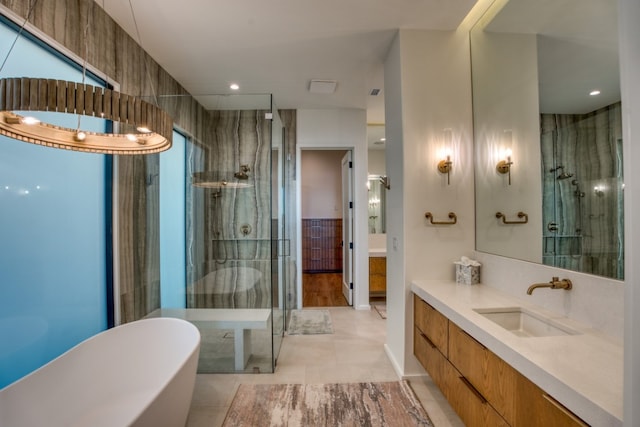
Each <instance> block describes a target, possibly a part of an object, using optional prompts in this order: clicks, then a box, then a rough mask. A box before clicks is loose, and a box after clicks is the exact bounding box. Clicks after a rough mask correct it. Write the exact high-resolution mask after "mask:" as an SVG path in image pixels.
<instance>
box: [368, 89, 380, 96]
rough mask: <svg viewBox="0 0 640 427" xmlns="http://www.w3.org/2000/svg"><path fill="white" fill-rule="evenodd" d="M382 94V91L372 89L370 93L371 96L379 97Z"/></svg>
mask: <svg viewBox="0 0 640 427" xmlns="http://www.w3.org/2000/svg"><path fill="white" fill-rule="evenodd" d="M379 94H380V89H371V91H370V92H369V95H371V96H378V95H379Z"/></svg>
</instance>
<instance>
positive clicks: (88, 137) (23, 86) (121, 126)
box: [0, 0, 173, 155]
mask: <svg viewBox="0 0 640 427" xmlns="http://www.w3.org/2000/svg"><path fill="white" fill-rule="evenodd" d="M36 3H37V0H34V2H33V3H32V5H31V7H30V8H29V12H28V13H27V17H26V18H25V20H24V23H23V25H22V27H21V28H20V31H19V32H18V35H17V36H16V41H17V39H18V37H20V35H21V33H22V31H23V29H24V26H25V25H26V24H27V22H28V20H29V16H30V15H31V12H32V11H33V9H34V8H35V5H36ZM91 3H92V4H93V3H94V2H93V1H91ZM90 13H91V12H90V11H88V12H87V14H88V16H90ZM131 13H132V14H133V7H132V8H131ZM88 19H89V18H87V20H88ZM134 21H135V17H134ZM88 27H89V24H88V22H87V26H86V28H85V50H86V49H88V47H87V45H86V40H87V37H86V33H87V32H88ZM136 30H137V25H136ZM14 45H15V41H14V44H13V45H12V46H11V48H10V49H9V52H8V53H7V56H6V57H5V63H6V60H7V58H8V56H9V54H10V53H11V50H12V49H13V46H14ZM86 56H87V52H86V51H85V64H83V70H82V83H76V82H70V81H63V80H52V79H42V78H29V77H17V78H3V79H0V135H4V136H7V137H9V138H14V139H18V140H20V141H24V142H29V143H32V144H38V145H44V146H47V147H53V148H61V149H66V150H73V151H83V152H90V153H102V154H125V155H126V154H151V153H158V152H161V151H165V150H167V149H169V148H171V143H172V134H173V121H172V119H171V117H170V116H169V115H168V114H167V113H166V112H164V111H163V110H161V109H160V108H159V107H157V106H155V105H153V104H150V103H148V102H146V101H143V100H141V99H140V98H137V97H135V96H130V95H126V94H123V93H120V92H117V91H115V90H111V89H105V88H101V87H95V86H91V85H88V84H85V83H84V80H85V74H86ZM2 66H4V63H3V64H2ZM145 67H146V62H145ZM1 68H2V67H0V69H1ZM154 98H155V96H154ZM38 111H40V112H57V113H65V114H73V115H77V116H78V127H77V128H76V129H69V128H65V127H60V126H56V125H53V124H49V123H45V122H42V121H39V120H37V119H35V118H33V117H30V116H28V115H27V114H24V112H26V113H28V112H38ZM16 112H20V113H21V114H17V113H16ZM82 116H91V117H97V118H101V119H105V120H111V121H112V122H113V130H114V131H115V132H113V133H100V132H89V131H84V130H82V129H81V128H80V123H81V117H82ZM125 130H126V131H129V130H130V132H129V133H124V132H123V133H116V132H118V131H125Z"/></svg>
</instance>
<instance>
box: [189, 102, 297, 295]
mask: <svg viewBox="0 0 640 427" xmlns="http://www.w3.org/2000/svg"><path fill="white" fill-rule="evenodd" d="M266 112H267V111H265V110H242V111H227V110H225V111H212V112H211V116H212V118H213V121H214V124H213V135H212V138H211V139H210V140H208V141H206V142H205V143H204V144H202V145H197V146H195V145H192V146H190V147H189V149H188V152H187V158H188V159H189V160H188V163H189V164H188V166H187V170H188V173H189V174H191V173H196V174H197V173H200V174H202V173H204V174H206V176H207V177H208V178H209V179H210V180H211V181H213V182H220V181H227V182H228V183H229V185H227V186H222V188H220V186H218V187H217V188H201V187H196V186H189V187H188V188H187V222H188V224H187V230H188V232H187V247H188V259H189V260H190V263H189V265H188V270H187V284H188V285H187V304H188V306H189V307H197V308H222V307H224V308H255V307H261V308H267V307H270V301H271V295H272V293H271V292H272V287H274V286H277V282H276V283H272V282H274V279H275V277H272V262H273V261H274V260H275V259H276V258H275V247H274V246H273V243H272V242H273V241H272V233H275V230H276V229H277V228H276V227H277V225H278V223H277V221H278V220H277V211H276V209H277V206H273V207H272V202H273V201H272V192H274V191H277V188H274V184H273V180H272V174H274V176H277V171H276V170H273V171H272V156H276V155H278V153H277V152H272V146H271V120H268V119H265V113H266ZM280 116H281V117H282V118H283V120H282V121H283V126H284V127H285V137H286V138H287V142H288V143H287V144H286V145H287V149H288V150H289V151H290V152H292V153H293V154H294V155H292V156H290V158H292V159H295V140H294V138H295V111H292V110H284V111H280ZM242 165H248V166H249V171H248V172H247V174H248V179H246V180H239V179H236V178H235V177H234V173H235V172H238V171H240V169H241V167H242ZM294 173H295V171H292V172H291V173H290V176H289V179H292V177H293V176H294V175H293V174H294ZM290 182H291V181H290ZM236 183H238V184H241V185H243V186H242V187H237V186H234V184H236ZM290 205H291V206H295V204H293V203H290ZM272 209H273V210H274V212H273V213H272ZM273 267H275V266H273ZM276 295H277V294H276ZM293 297H294V301H295V293H294V295H293Z"/></svg>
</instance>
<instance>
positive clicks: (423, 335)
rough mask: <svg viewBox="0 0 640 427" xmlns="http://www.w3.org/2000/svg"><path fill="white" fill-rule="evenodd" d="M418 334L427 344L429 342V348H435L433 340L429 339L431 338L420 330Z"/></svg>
mask: <svg viewBox="0 0 640 427" xmlns="http://www.w3.org/2000/svg"><path fill="white" fill-rule="evenodd" d="M420 336H421V337H422V338H424V340H425V341H426V342H427V344H429V346H430V347H431V348H436V345H435V344H434V343H433V341H431V340H430V339H429V337H428V336H426V335H425V334H424V332H422V331H421V332H420Z"/></svg>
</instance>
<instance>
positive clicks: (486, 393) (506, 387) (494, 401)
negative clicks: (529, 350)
mask: <svg viewBox="0 0 640 427" xmlns="http://www.w3.org/2000/svg"><path fill="white" fill-rule="evenodd" d="M449 360H450V361H451V363H452V364H453V365H454V366H455V367H456V368H457V369H458V370H459V371H460V373H461V374H462V375H463V376H464V377H465V378H466V379H467V380H468V381H469V383H470V384H472V385H473V387H475V389H476V390H477V391H478V392H479V393H480V394H481V395H482V396H483V397H484V398H485V399H487V400H488V401H489V403H490V404H491V406H493V407H494V408H495V410H496V411H497V412H498V413H499V414H500V415H502V416H503V417H504V419H505V420H507V422H509V424H511V425H513V424H514V423H515V406H516V402H515V397H514V396H515V392H516V379H517V375H519V374H518V372H517V371H515V370H514V369H513V368H512V367H511V366H510V365H508V364H507V363H505V362H504V361H503V360H502V359H500V358H499V357H498V356H496V355H495V354H493V353H492V352H491V351H489V350H488V349H487V348H486V347H484V346H483V345H482V344H480V343H479V342H478V341H476V340H475V339H474V338H473V337H471V336H470V335H469V334H467V333H466V332H464V331H463V330H462V329H460V328H459V327H458V326H457V325H456V324H455V323H453V322H449Z"/></svg>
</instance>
